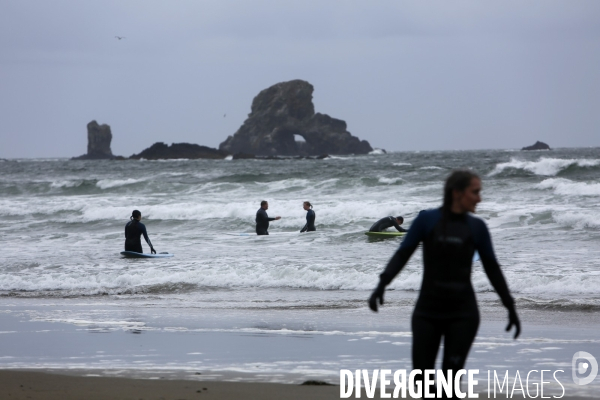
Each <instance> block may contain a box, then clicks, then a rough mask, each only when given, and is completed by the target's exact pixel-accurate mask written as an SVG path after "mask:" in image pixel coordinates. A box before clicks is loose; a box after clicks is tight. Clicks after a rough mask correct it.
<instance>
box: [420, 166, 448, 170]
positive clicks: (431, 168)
mask: <svg viewBox="0 0 600 400" xmlns="http://www.w3.org/2000/svg"><path fill="white" fill-rule="evenodd" d="M419 169H423V170H436V169H444V168H442V167H436V166H435V165H430V166H427V167H421V168H419Z"/></svg>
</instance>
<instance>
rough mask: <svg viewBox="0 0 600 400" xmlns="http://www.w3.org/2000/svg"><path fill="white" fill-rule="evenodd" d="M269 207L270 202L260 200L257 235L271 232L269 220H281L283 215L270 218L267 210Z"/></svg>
mask: <svg viewBox="0 0 600 400" xmlns="http://www.w3.org/2000/svg"><path fill="white" fill-rule="evenodd" d="M268 209H269V202H267V201H266V200H263V201H261V202H260V208H259V209H258V211H257V212H256V234H257V235H268V234H269V221H277V220H280V219H281V217H279V216H277V217H275V218H269V216H268V215H267V210H268Z"/></svg>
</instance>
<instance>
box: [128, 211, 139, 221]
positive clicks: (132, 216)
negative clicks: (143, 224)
mask: <svg viewBox="0 0 600 400" xmlns="http://www.w3.org/2000/svg"><path fill="white" fill-rule="evenodd" d="M141 216H142V213H141V212H139V210H133V211H132V212H131V217H130V218H129V219H138V218H139V217H141Z"/></svg>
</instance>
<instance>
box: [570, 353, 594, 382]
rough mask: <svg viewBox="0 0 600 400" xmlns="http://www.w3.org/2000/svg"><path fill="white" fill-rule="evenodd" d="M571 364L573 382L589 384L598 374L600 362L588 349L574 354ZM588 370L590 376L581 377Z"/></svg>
mask: <svg viewBox="0 0 600 400" xmlns="http://www.w3.org/2000/svg"><path fill="white" fill-rule="evenodd" d="M571 366H572V367H573V382H575V384H577V385H587V384H588V383H591V382H592V381H593V380H594V379H596V375H598V362H597V361H596V359H595V358H594V356H593V355H591V354H590V353H588V352H586V351H578V352H577V353H575V354H573V361H572V363H571ZM590 367H591V368H590ZM586 372H589V375H588V376H586V377H580V376H581V375H583V374H585V373H586Z"/></svg>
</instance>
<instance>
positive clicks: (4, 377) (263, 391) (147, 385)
mask: <svg viewBox="0 0 600 400" xmlns="http://www.w3.org/2000/svg"><path fill="white" fill-rule="evenodd" d="M0 393H2V395H3V397H2V398H3V399H11V400H27V399H31V400H38V399H39V400H79V399H85V400H106V399H111V400H153V399H156V400H191V399H219V400H238V399H249V400H271V399H272V400H321V399H323V400H325V399H339V398H340V389H339V386H335V385H331V386H311V385H289V384H288V385H286V384H279V383H258V382H222V381H208V382H201V381H189V380H162V379H160V380H148V379H128V378H106V377H86V376H73V375H63V374H55V373H46V372H34V371H0ZM352 398H355V397H354V396H352ZM361 398H365V394H364V393H363V394H362V395H361ZM375 398H376V399H379V398H380V397H379V396H378V395H376V396H375ZM479 398H488V397H487V396H486V395H485V393H481V394H480V396H479ZM490 398H493V397H490ZM594 398H600V397H585V399H594ZM563 399H565V400H577V399H584V398H583V397H572V396H565V397H563Z"/></svg>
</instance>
